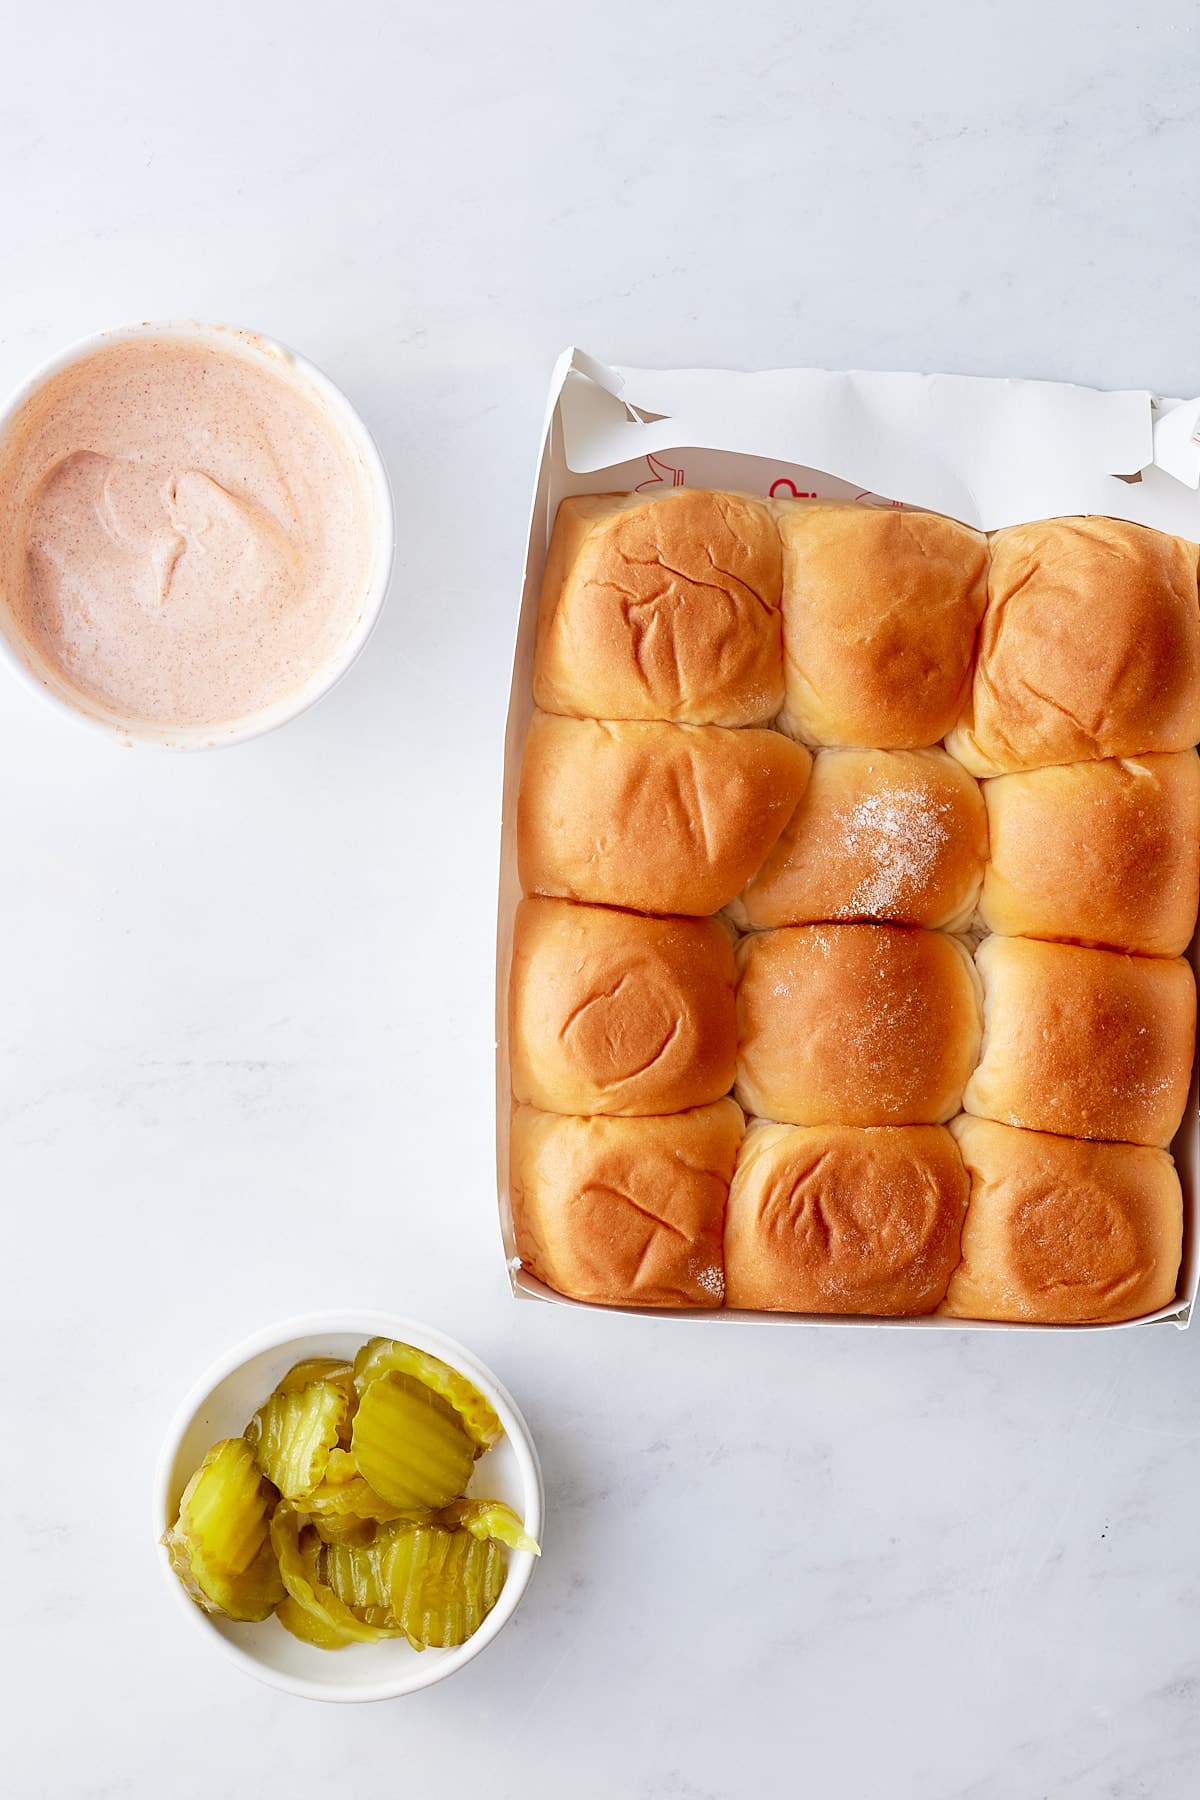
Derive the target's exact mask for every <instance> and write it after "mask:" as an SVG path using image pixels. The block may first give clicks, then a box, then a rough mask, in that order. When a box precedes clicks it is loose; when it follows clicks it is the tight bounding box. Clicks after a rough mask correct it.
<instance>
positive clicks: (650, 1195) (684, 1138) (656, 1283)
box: [510, 1100, 744, 1307]
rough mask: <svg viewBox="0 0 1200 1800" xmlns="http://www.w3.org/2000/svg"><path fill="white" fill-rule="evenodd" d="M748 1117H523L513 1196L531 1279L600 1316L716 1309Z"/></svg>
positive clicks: (727, 1109) (520, 1248)
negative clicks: (631, 1310) (629, 1310)
mask: <svg viewBox="0 0 1200 1800" xmlns="http://www.w3.org/2000/svg"><path fill="white" fill-rule="evenodd" d="M743 1124H744V1121H743V1119H742V1113H741V1108H740V1107H738V1106H736V1105H735V1104H734V1102H733V1101H732V1100H718V1101H717V1102H716V1103H715V1104H714V1105H712V1106H701V1107H697V1108H695V1109H694V1110H693V1111H691V1112H681V1113H670V1114H668V1115H667V1116H666V1117H665V1118H656V1119H611V1118H609V1119H603V1118H601V1119H583V1118H562V1117H560V1116H559V1115H557V1114H554V1113H544V1112H535V1111H534V1110H533V1108H532V1107H528V1106H522V1107H518V1109H517V1111H516V1112H515V1113H514V1115H513V1121H512V1137H511V1158H510V1192H511V1198H512V1211H513V1227H514V1231H515V1235H516V1244H517V1254H518V1256H519V1257H520V1258H521V1262H522V1263H523V1265H524V1266H525V1268H526V1269H528V1270H529V1272H530V1274H531V1275H536V1276H537V1277H538V1278H539V1280H541V1281H544V1282H546V1283H547V1284H548V1285H549V1286H550V1287H552V1288H557V1290H558V1292H559V1293H560V1294H567V1295H569V1296H570V1297H571V1298H572V1299H574V1300H590V1301H593V1302H596V1303H598V1304H600V1305H603V1306H706V1307H712V1306H720V1304H721V1299H722V1295H723V1293H724V1275H723V1267H724V1259H723V1255H722V1249H721V1236H722V1226H723V1224H724V1219H725V1202H726V1199H727V1198H728V1194H729V1180H730V1176H731V1175H732V1174H733V1165H734V1160H735V1158H736V1157H737V1151H738V1145H739V1144H740V1143H741V1141H742V1129H743Z"/></svg>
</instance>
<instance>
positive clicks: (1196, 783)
mask: <svg viewBox="0 0 1200 1800" xmlns="http://www.w3.org/2000/svg"><path fill="white" fill-rule="evenodd" d="M819 767H820V765H819V763H818V770H819ZM813 785H814V786H815V785H816V783H815V779H814V783H813ZM810 792H811V789H810ZM984 796H985V798H986V801H987V814H988V825H989V828H990V833H991V858H990V861H989V863H988V868H987V873H986V876H985V878H984V883H983V894H982V897H981V899H980V903H979V910H980V913H981V915H982V917H983V920H984V922H985V924H987V925H988V927H989V928H990V929H991V930H992V931H1002V932H1006V933H1008V934H1009V935H1010V936H1013V937H1037V938H1067V939H1074V940H1075V941H1077V942H1079V943H1082V944H1098V945H1102V946H1106V947H1108V948H1109V949H1113V950H1137V951H1141V952H1143V953H1145V954H1146V955H1149V956H1178V955H1179V953H1180V952H1181V951H1182V950H1184V949H1186V947H1187V945H1188V943H1189V942H1190V941H1191V936H1192V932H1193V930H1194V929H1195V924H1196V907H1197V903H1198V902H1200V757H1198V756H1197V755H1196V752H1195V751H1194V750H1180V751H1178V752H1176V753H1175V754H1174V755H1150V756H1141V757H1138V758H1136V759H1128V760H1126V761H1123V762H1122V761H1105V762H1085V763H1068V764H1065V765H1063V766H1061V767H1058V768H1050V769H1031V770H1027V771H1026V772H1024V773H1023V774H1017V775H1000V776H997V777H996V779H995V780H994V781H988V782H985V783H984ZM805 804H806V805H807V801H806V802H805ZM778 854H779V850H778V846H777V847H776V849H775V850H774V851H773V852H772V857H771V859H770V860H771V861H773V860H774V859H775V857H777V856H778Z"/></svg>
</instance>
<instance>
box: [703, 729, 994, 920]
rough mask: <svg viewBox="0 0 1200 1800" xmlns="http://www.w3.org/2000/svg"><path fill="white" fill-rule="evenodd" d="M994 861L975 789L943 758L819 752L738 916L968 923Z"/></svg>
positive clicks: (926, 753)
mask: <svg viewBox="0 0 1200 1800" xmlns="http://www.w3.org/2000/svg"><path fill="white" fill-rule="evenodd" d="M986 856H987V818H986V815H985V813H984V806H983V799H982V797H981V795H980V792H979V783H978V782H977V781H976V780H975V779H974V777H973V776H971V775H968V774H967V772H966V770H965V769H964V768H963V767H962V765H961V764H960V763H957V762H955V760H954V758H953V757H952V756H947V755H946V752H945V751H944V750H821V751H819V752H818V754H817V756H816V758H815V760H814V762H813V769H812V776H811V779H810V780H809V784H808V787H807V789H806V790H805V793H804V797H803V799H802V800H801V802H800V804H799V806H798V807H797V808H796V810H795V812H794V813H793V814H792V817H791V820H790V821H789V823H788V824H787V825H786V826H785V828H784V832H783V836H782V837H781V838H780V840H779V842H778V843H777V844H776V846H775V848H774V849H773V850H772V851H771V853H770V855H769V856H768V857H767V860H766V862H765V863H764V864H763V866H762V868H761V869H760V870H759V871H758V873H757V874H756V875H752V876H751V877H750V880H749V882H748V883H747V885H746V887H745V890H744V891H743V893H742V895H741V897H740V898H739V899H738V900H735V901H734V902H733V905H732V906H731V907H730V913H731V915H732V917H733V918H734V919H735V920H736V922H737V924H738V925H739V926H741V927H743V928H747V927H748V928H751V929H755V930H758V929H761V928H762V927H764V926H773V925H808V924H812V923H816V922H817V921H819V920H823V919H886V920H890V921H891V922H892V923H894V924H899V925H930V926H943V927H945V928H946V929H948V930H951V931H959V930H962V929H963V928H964V927H966V926H967V925H969V924H970V922H971V919H972V917H973V915H974V912H975V902H976V900H977V898H978V896H979V884H980V881H981V879H982V877H983V865H984V859H985V857H986Z"/></svg>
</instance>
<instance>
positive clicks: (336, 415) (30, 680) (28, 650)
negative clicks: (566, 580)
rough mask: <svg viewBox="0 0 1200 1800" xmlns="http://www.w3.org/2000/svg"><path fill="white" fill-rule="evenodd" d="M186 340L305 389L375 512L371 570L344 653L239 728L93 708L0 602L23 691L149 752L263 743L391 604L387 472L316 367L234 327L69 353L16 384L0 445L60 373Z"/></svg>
mask: <svg viewBox="0 0 1200 1800" xmlns="http://www.w3.org/2000/svg"><path fill="white" fill-rule="evenodd" d="M146 337H151V338H153V337H170V338H186V339H188V340H190V341H191V342H198V343H203V344H211V345H212V347H213V348H214V349H216V350H222V351H225V352H226V353H227V354H228V353H232V354H235V355H238V356H244V357H247V358H249V360H250V361H252V362H257V363H259V364H262V365H264V366H266V367H267V368H269V369H271V370H272V371H273V372H274V373H276V374H278V373H279V371H280V365H281V364H282V365H283V368H284V370H285V371H286V373H287V376H288V378H289V379H290V380H291V381H293V382H296V383H298V384H299V385H300V387H301V388H307V389H308V390H309V391H310V392H311V395H312V397H313V399H314V400H315V401H316V402H317V403H318V405H319V406H320V407H321V409H322V410H323V411H324V412H325V413H327V414H328V416H329V418H330V419H331V420H332V422H333V424H334V426H335V427H336V428H337V429H338V430H339V431H340V432H341V434H342V436H343V438H344V440H345V442H346V444H347V446H348V448H349V450H350V453H351V455H352V457H353V458H354V460H355V461H356V462H357V463H358V466H359V468H360V469H361V471H362V475H363V480H364V484H365V487H366V492H367V496H368V501H369V505H370V510H371V561H370V566H369V570H368V575H367V581H366V585H365V587H364V590H363V599H362V606H361V608H360V610H359V614H358V617H357V619H356V620H355V623H354V626H353V628H352V630H351V631H350V633H349V634H348V636H347V637H346V638H345V640H344V641H343V643H342V645H341V648H340V649H339V650H338V651H337V653H336V655H335V656H333V657H332V658H331V660H330V661H329V662H327V663H326V664H325V666H324V667H323V668H321V669H319V670H318V671H317V672H316V674H315V675H313V676H312V677H311V679H310V680H308V681H307V682H305V684H304V686H303V687H301V688H298V689H297V690H296V691H295V693H292V694H288V695H286V696H285V697H284V698H283V699H282V700H277V701H276V702H275V703H274V704H273V705H271V706H267V707H263V708H262V709H261V710H260V711H259V712H255V713H250V714H248V715H247V716H246V717H244V718H241V719H230V720H226V721H224V722H222V723H221V724H219V725H183V726H157V725H150V724H146V723H144V722H139V721H137V720H130V719H127V718H125V717H123V716H122V715H121V714H120V713H117V712H113V711H111V710H110V709H109V708H107V707H106V706H104V705H103V704H102V702H100V701H98V700H94V699H91V698H90V697H89V696H88V695H86V694H81V693H80V692H79V690H78V689H77V688H75V687H73V686H72V685H71V683H70V682H69V681H68V680H67V679H66V677H65V676H64V675H62V674H61V673H60V671H58V670H57V669H56V668H55V667H54V666H53V664H52V663H50V662H47V661H46V660H45V659H44V658H42V657H40V656H39V655H38V654H37V651H36V649H35V648H34V647H33V646H32V645H31V644H30V643H29V642H28V641H27V640H26V638H25V636H24V634H23V633H22V632H21V631H20V630H19V629H18V628H17V626H16V625H15V623H14V621H13V620H12V618H11V617H10V615H9V613H8V609H7V607H5V606H4V605H3V604H2V603H0V662H2V663H4V664H6V665H7V666H8V668H9V669H10V670H12V672H13V673H14V674H15V675H16V676H17V677H18V679H20V680H21V681H22V682H24V684H25V685H26V686H27V687H31V688H33V690H34V691H35V692H36V693H38V694H41V695H42V696H43V697H44V698H46V699H48V700H49V701H50V702H51V703H52V704H53V705H54V706H56V707H58V708H59V710H60V711H63V712H66V713H67V714H68V715H69V716H70V717H72V718H74V719H84V720H86V721H87V722H88V723H89V724H91V725H98V726H100V727H101V728H102V729H103V730H104V731H105V732H106V733H108V734H109V735H110V736H111V735H114V734H115V735H116V736H117V737H118V738H119V739H120V740H121V742H122V743H127V744H129V743H132V744H149V745H153V746H156V747H158V748H160V749H167V750H212V749H218V748H221V747H222V746H224V745H226V744H241V743H245V742H246V740H247V739H249V738H256V737H261V736H262V735H263V734H264V733H265V732H268V731H274V730H276V729H277V728H278V727H279V726H280V725H286V724H287V723H288V721H289V720H291V719H294V718H296V717H298V715H299V714H300V713H302V712H307V710H308V708H309V707H310V706H312V705H314V704H315V702H316V701H318V700H320V699H321V698H322V697H323V696H324V695H325V694H327V693H328V692H329V690H330V689H331V688H332V687H335V686H336V685H337V683H338V682H339V681H340V680H341V678H342V676H343V675H344V674H345V673H346V671H347V669H349V667H350V665H351V664H352V663H353V662H354V661H355V659H356V658H357V656H358V654H359V652H360V651H361V650H362V648H363V646H364V644H365V643H366V641H367V639H368V638H369V637H370V635H371V632H372V631H373V630H374V627H375V622H376V620H377V619H378V617H379V614H380V611H381V610H382V607H383V603H384V600H385V599H386V597H387V591H388V583H389V582H390V580H391V574H392V562H393V558H394V555H395V543H396V529H395V515H394V510H393V506H392V492H391V487H390V486H389V483H388V477H387V470H386V468H385V467H384V463H383V458H382V457H381V456H380V454H379V451H378V449H377V448H376V445H375V441H374V439H373V438H372V437H371V434H370V432H369V431H368V430H367V428H366V426H365V425H364V424H363V421H362V419H361V418H360V417H359V415H358V413H357V412H355V410H354V408H353V407H352V406H351V404H350V402H349V401H348V400H347V398H346V396H345V395H344V394H343V393H342V391H341V389H340V388H338V387H335V385H334V383H333V382H332V381H330V379H329V377H328V376H327V375H325V374H323V373H322V371H321V370H320V369H318V368H317V367H316V366H315V364H313V363H310V362H309V361H307V359H306V358H305V357H303V356H300V355H299V354H298V353H297V352H296V351H294V350H289V349H288V348H287V346H286V345H284V344H281V343H279V342H277V341H276V340H275V339H274V338H268V337H263V336H262V335H261V334H260V333H258V332H254V331H244V330H241V329H239V328H238V327H236V326H232V325H203V324H200V323H198V322H197V321H195V320H184V321H182V322H175V321H170V320H168V321H164V322H161V323H152V322H145V323H142V324H140V325H122V326H118V327H115V328H114V329H113V330H111V331H100V332H97V333H96V335H95V336H94V337H89V338H84V339H83V340H82V341H81V342H80V343H77V344H72V345H71V346H70V347H69V348H68V349H66V350H63V351H61V352H60V353H59V355H58V356H56V357H54V358H52V360H51V361H50V362H48V363H46V364H44V365H43V367H42V368H40V369H38V370H37V372H36V373H35V374H33V375H31V376H30V377H29V379H28V380H27V381H25V382H23V383H22V384H21V386H20V387H19V388H18V389H17V391H16V392H15V393H14V394H13V395H12V396H11V397H10V398H9V399H8V400H7V401H6V402H5V403H4V405H3V406H2V407H0V438H3V436H4V433H5V432H6V430H7V429H8V426H9V424H10V423H11V421H12V419H13V418H14V416H15V415H16V413H17V412H18V411H19V410H20V408H21V407H22V406H24V404H25V402H26V401H27V400H28V399H29V398H30V397H31V396H32V395H33V394H35V393H36V392H37V390H38V389H39V388H40V387H41V386H42V385H43V384H44V383H45V382H46V381H48V380H49V379H50V377H51V376H52V375H57V374H58V372H59V370H60V369H65V368H68V367H69V366H70V365H71V364H72V363H74V362H79V361H81V360H82V359H83V358H84V357H87V356H91V355H92V354H94V352H95V351H97V350H103V349H105V348H107V347H108V346H110V345H112V344H119V343H125V342H128V341H129V340H130V339H134V338H146Z"/></svg>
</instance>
